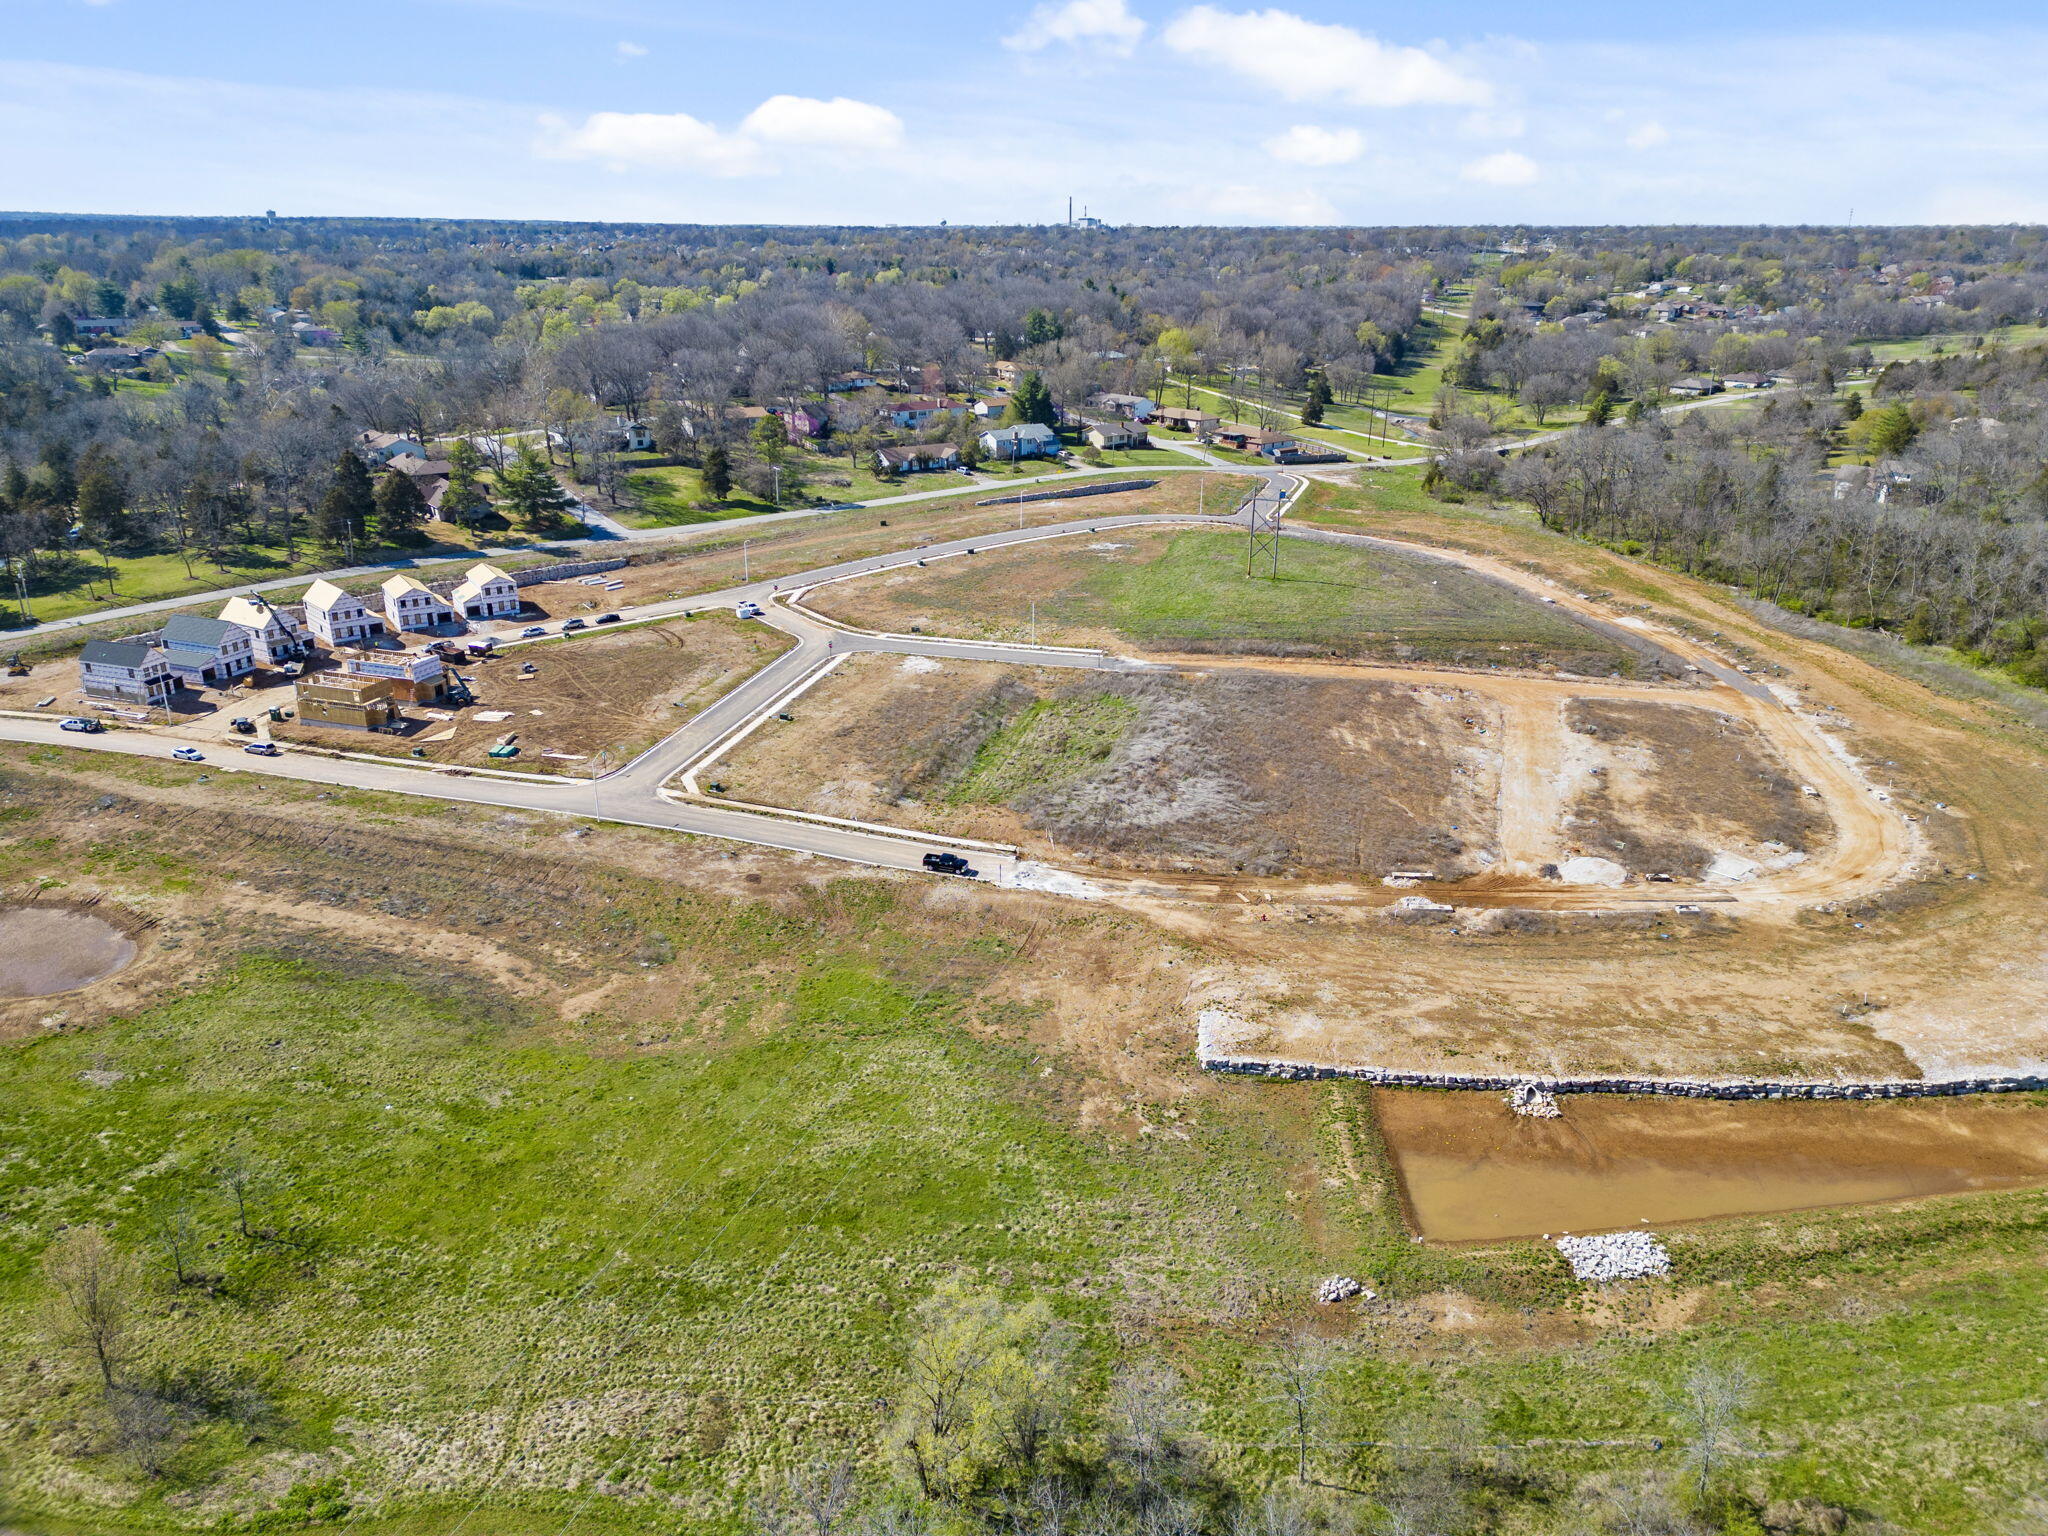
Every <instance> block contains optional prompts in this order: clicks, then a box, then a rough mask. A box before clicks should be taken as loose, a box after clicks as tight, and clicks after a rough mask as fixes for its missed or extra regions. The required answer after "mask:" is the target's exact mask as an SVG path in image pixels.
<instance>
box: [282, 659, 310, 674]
mask: <svg viewBox="0 0 2048 1536" xmlns="http://www.w3.org/2000/svg"><path fill="white" fill-rule="evenodd" d="M278 670H279V671H280V672H282V673H284V675H285V676H286V677H297V676H298V675H299V674H300V673H301V672H303V671H305V670H306V668H305V665H304V663H302V662H296V661H288V662H286V663H285V664H284V665H283V666H282V667H280V668H278Z"/></svg>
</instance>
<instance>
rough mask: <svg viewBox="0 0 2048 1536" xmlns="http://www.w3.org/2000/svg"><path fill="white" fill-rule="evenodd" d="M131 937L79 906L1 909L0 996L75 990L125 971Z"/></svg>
mask: <svg viewBox="0 0 2048 1536" xmlns="http://www.w3.org/2000/svg"><path fill="white" fill-rule="evenodd" d="M134 960H135V940H134V939H133V938H131V937H130V936H129V935H128V934H127V933H126V932H125V931H123V927H122V924H121V923H120V922H119V921H118V920H116V918H115V917H114V916H113V915H112V914H109V915H102V914H100V913H98V912H93V911H88V910H85V909H81V908H78V907H62V906H33V907H0V997H49V996H52V995H54V994H55V993H58V992H75V991H77V990H78V989H79V988H80V987H86V986H90V985H92V983H94V982H96V981H104V980H106V978H107V977H109V976H112V975H115V974H116V973H118V972H120V971H124V970H126V969H127V968H128V967H129V966H130V965H131V964H132V963H133V962H134Z"/></svg>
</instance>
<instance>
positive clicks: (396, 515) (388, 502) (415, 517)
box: [377, 469, 432, 544]
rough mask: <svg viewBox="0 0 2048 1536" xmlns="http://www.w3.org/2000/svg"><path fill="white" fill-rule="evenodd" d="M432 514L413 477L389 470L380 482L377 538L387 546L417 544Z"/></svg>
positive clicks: (378, 488) (378, 487)
mask: <svg viewBox="0 0 2048 1536" xmlns="http://www.w3.org/2000/svg"><path fill="white" fill-rule="evenodd" d="M431 515H432V514H431V512H430V510H429V509H428V507H427V498H426V497H424V496H422V495H421V494H420V488H419V486H418V485H417V484H415V483H414V481H413V478H412V476H411V475H408V474H405V473H403V472H402V471H399V470H396V469H387V470H386V471H385V472H384V477H383V478H382V479H381V480H379V481H378V482H377V537H378V539H380V540H381V541H382V542H384V543H386V544H416V543H418V542H419V541H420V525H421V524H422V523H424V522H425V521H426V520H427V518H428V517H429V516H431Z"/></svg>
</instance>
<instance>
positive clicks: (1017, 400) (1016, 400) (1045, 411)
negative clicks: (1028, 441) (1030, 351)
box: [1003, 373, 1060, 427]
mask: <svg viewBox="0 0 2048 1536" xmlns="http://www.w3.org/2000/svg"><path fill="white" fill-rule="evenodd" d="M1059 419H1060V417H1059V411H1058V409H1057V408H1056V407H1055V406H1054V405H1053V403H1052V391H1051V390H1049V389H1047V388H1046V387H1045V380H1044V379H1042V378H1040V377H1039V376H1038V375H1037V374H1035V373H1027V374H1025V375H1024V377H1023V378H1021V379H1019V380H1018V381H1017V387H1016V389H1015V390H1013V391H1012V392H1011V394H1010V406H1009V409H1008V410H1006V411H1004V412H1003V424H1004V425H1005V426H1011V427H1016V426H1022V425H1024V424H1025V423H1026V422H1036V423H1038V425H1039V426H1041V427H1052V426H1057V425H1059Z"/></svg>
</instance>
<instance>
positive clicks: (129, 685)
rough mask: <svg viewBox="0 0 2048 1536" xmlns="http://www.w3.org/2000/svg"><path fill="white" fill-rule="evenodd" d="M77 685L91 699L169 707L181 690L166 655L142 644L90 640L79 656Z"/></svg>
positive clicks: (136, 641)
mask: <svg viewBox="0 0 2048 1536" xmlns="http://www.w3.org/2000/svg"><path fill="white" fill-rule="evenodd" d="M78 685H79V688H80V690H81V691H82V692H83V693H84V694H85V696H86V697H87V698H88V699H106V700H110V701H112V702H115V703H120V704H167V703H169V702H170V697H171V694H172V693H173V692H174V691H175V690H176V688H177V686H178V680H177V678H175V677H173V676H172V675H171V664H170V662H169V661H167V660H166V659H165V657H164V653H163V652H162V651H160V650H158V649H157V648H156V647H155V646H153V645H144V644H142V642H141V641H139V640H88V641H86V642H85V649H84V650H82V651H80V652H79V653H78Z"/></svg>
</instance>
